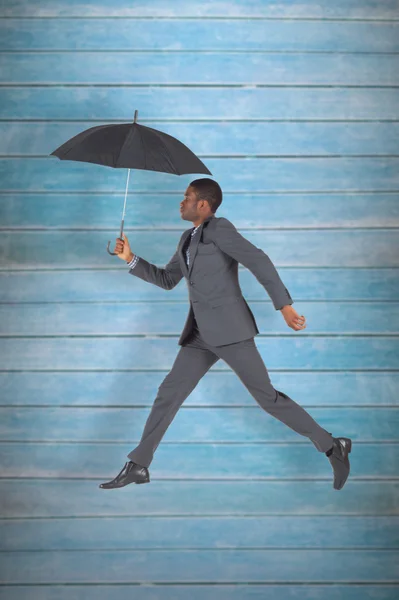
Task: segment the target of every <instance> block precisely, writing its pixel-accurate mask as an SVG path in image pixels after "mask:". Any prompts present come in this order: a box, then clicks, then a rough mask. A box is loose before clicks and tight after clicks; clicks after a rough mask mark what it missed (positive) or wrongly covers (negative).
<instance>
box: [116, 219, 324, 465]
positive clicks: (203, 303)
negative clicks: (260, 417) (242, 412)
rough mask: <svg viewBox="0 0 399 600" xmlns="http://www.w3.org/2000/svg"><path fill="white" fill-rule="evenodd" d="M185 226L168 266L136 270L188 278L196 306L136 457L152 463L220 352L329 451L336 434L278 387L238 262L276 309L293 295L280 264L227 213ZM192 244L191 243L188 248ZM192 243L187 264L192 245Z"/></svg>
mask: <svg viewBox="0 0 399 600" xmlns="http://www.w3.org/2000/svg"><path fill="white" fill-rule="evenodd" d="M192 231H193V230H192V229H188V230H187V231H185V232H184V233H183V235H182V236H181V238H180V241H179V243H178V246H177V249H176V252H175V254H174V255H173V257H172V258H171V260H170V261H169V263H168V264H167V265H166V267H165V268H164V269H160V268H158V267H157V266H155V265H153V264H151V263H149V262H148V261H146V260H145V259H143V258H142V257H139V260H136V261H135V266H134V268H132V269H130V270H129V272H130V273H131V274H132V275H135V276H136V277H140V278H141V279H144V280H145V281H148V282H149V283H153V284H154V285H158V286H159V287H161V288H163V289H168V290H170V289H172V288H174V287H175V285H177V284H178V283H179V281H180V280H181V279H182V278H183V277H185V278H186V282H187V286H188V291H189V300H190V310H189V313H188V316H187V319H186V323H185V325H184V328H183V332H182V334H181V336H180V338H179V341H178V344H179V345H180V346H182V347H181V349H180V350H179V352H178V354H177V356H176V359H175V361H174V364H173V366H172V369H171V370H170V372H169V373H168V374H167V376H166V377H165V379H164V380H163V382H162V383H161V385H160V386H159V388H158V394H157V396H156V398H155V400H154V403H153V406H152V409H151V412H150V415H149V417H148V419H147V422H146V425H145V428H144V431H143V434H142V437H141V440H140V443H139V445H138V446H137V447H136V448H135V449H134V450H132V452H130V453H129V454H128V457H129V459H130V460H132V461H134V462H136V463H138V464H139V465H142V466H145V467H148V466H149V465H150V463H151V461H152V459H153V456H154V452H155V450H156V448H157V447H158V445H159V443H160V441H161V439H162V437H163V435H164V434H165V432H166V430H167V428H168V426H169V425H170V423H171V422H172V420H173V418H174V416H175V415H176V413H177V411H178V410H179V408H180V406H181V405H182V403H183V402H184V400H185V399H186V398H187V396H189V394H190V393H191V392H192V390H193V389H194V388H195V386H196V385H197V384H198V382H199V381H200V379H201V378H202V377H203V376H204V375H205V373H206V372H207V371H208V370H209V369H210V368H211V367H212V365H214V364H215V363H216V362H217V361H218V360H219V359H220V358H221V359H222V360H224V361H225V362H226V363H227V364H228V365H229V366H230V367H231V368H232V369H233V370H234V372H235V373H236V374H237V375H238V377H239V378H240V379H241V381H242V383H243V384H244V385H245V386H246V388H247V389H248V391H249V392H250V393H251V394H252V396H253V397H254V398H255V400H256V401H257V402H258V404H259V405H260V406H261V407H262V408H263V409H264V410H265V411H266V412H268V413H269V414H271V415H272V416H274V417H275V418H277V419H279V420H280V421H282V422H283V423H285V424H286V425H287V426H288V427H290V428H291V429H293V430H294V431H296V432H297V433H299V434H301V435H304V436H306V437H308V438H309V439H310V440H311V441H312V442H313V444H314V445H315V447H316V448H317V450H319V451H320V452H326V451H327V450H329V449H330V448H331V446H332V444H333V437H332V436H331V434H330V433H328V432H327V431H326V430H325V429H323V428H322V427H320V425H318V424H317V423H316V421H314V419H313V418H312V417H311V416H310V415H309V414H308V413H307V412H306V411H305V410H304V409H303V408H302V407H301V406H299V405H298V404H296V402H294V401H293V400H292V399H291V398H289V396H287V395H286V394H284V393H283V392H280V391H279V390H276V389H275V388H274V387H273V385H272V383H271V381H270V378H269V374H268V371H267V368H266V366H265V364H264V362H263V360H262V357H261V355H260V354H259V351H258V349H257V347H256V345H255V341H254V336H255V335H257V334H258V333H259V330H258V327H257V325H256V322H255V317H254V315H253V313H252V311H251V309H250V308H249V306H248V304H247V303H246V301H245V299H244V297H243V296H242V293H241V288H240V284H239V281H238V263H241V264H243V265H244V266H245V267H247V268H248V269H249V270H250V271H251V272H252V273H253V274H254V275H255V277H256V278H257V279H258V281H259V282H260V283H261V284H262V285H263V287H264V288H265V289H266V291H267V293H268V295H269V296H270V298H271V300H272V302H273V305H274V308H275V309H276V310H279V309H280V308H282V307H283V306H285V305H286V304H293V300H292V298H291V296H290V294H289V292H288V290H287V288H286V287H285V286H284V284H283V282H282V281H281V279H280V277H279V275H278V273H277V271H276V269H275V267H274V265H273V263H272V262H271V260H270V259H269V257H268V256H267V255H266V254H265V253H264V252H263V250H261V249H260V248H257V247H256V246H254V245H253V244H252V243H251V242H249V241H248V240H247V239H246V238H244V237H243V236H242V235H241V234H240V233H239V232H238V231H237V229H236V228H235V227H234V225H233V224H232V223H231V222H230V221H229V220H228V219H225V218H224V217H220V218H218V217H216V216H215V215H211V216H210V217H208V219H206V220H205V221H204V222H203V223H202V224H201V225H200V226H199V227H198V229H197V231H196V233H195V235H194V236H193V237H192V239H191V241H190V237H191V235H190V234H191V233H192ZM188 246H189V247H188ZM187 249H188V250H189V257H190V262H189V265H188V266H187V263H186V261H185V258H184V256H185V252H186V250H187Z"/></svg>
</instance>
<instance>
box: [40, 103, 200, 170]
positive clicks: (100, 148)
mask: <svg viewBox="0 0 399 600" xmlns="http://www.w3.org/2000/svg"><path fill="white" fill-rule="evenodd" d="M51 155H52V156H57V157H58V158H59V159H61V160H76V161H82V162H89V163H96V164H98V165H105V166H107V167H114V168H125V169H142V170H144V171H160V172H162V173H172V174H174V175H185V174H188V173H206V174H207V175H212V173H211V172H210V171H209V170H208V169H207V167H206V166H205V165H204V163H203V162H202V161H201V160H200V159H199V158H198V157H197V156H196V155H195V154H194V152H192V151H191V150H190V149H189V148H188V147H187V146H185V145H184V144H183V143H182V142H180V141H179V140H177V139H176V138H174V137H173V136H171V135H168V134H167V133H164V132H163V131H159V130H157V129H152V127H146V126H145V125H139V124H138V123H137V110H136V112H135V117H134V123H122V124H120V123H118V124H115V123H114V124H109V125H98V126H96V127H90V128H89V129H86V130H85V131H82V132H81V133H78V134H77V135H75V136H74V137H72V138H71V139H70V140H68V141H67V142H65V143H64V144H62V146H60V147H59V148H57V149H56V150H54V152H52V153H51Z"/></svg>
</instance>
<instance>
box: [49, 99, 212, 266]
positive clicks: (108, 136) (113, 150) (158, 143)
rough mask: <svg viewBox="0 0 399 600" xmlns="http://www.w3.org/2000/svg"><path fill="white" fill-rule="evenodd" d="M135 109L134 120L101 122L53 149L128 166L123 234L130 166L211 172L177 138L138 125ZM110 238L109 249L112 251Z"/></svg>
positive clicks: (110, 164) (62, 155)
mask: <svg viewBox="0 0 399 600" xmlns="http://www.w3.org/2000/svg"><path fill="white" fill-rule="evenodd" d="M137 114H138V111H137V110H136V111H135V113H134V122H133V123H122V124H119V123H118V124H115V123H112V124H110V125H98V126H96V127H90V128H89V129H86V130H85V131H82V132H81V133H78V135H75V136H74V137H72V138H71V139H70V140H68V141H67V142H65V144H62V146H60V147H59V148H57V149H56V150H54V152H52V153H51V155H52V156H57V157H58V158H59V159H61V160H75V161H81V162H89V163H95V164H98V165H105V166H107V167H113V168H117V169H118V168H119V169H120V168H126V169H128V173H127V181H126V190H125V202H124V205H123V213H122V222H121V231H120V238H121V239H122V235H123V225H124V220H125V211H126V197H127V190H128V185H129V175H130V169H142V170H144V171H159V172H161V173H173V174H174V175H185V174H188V173H206V174H207V175H212V173H211V172H210V171H209V170H208V169H207V168H206V166H205V165H204V163H203V162H202V161H201V160H200V159H199V158H198V157H197V156H196V155H195V154H194V152H192V151H191V150H190V149H189V148H187V146H185V145H184V144H183V143H182V142H180V141H179V140H177V139H176V138H174V137H172V136H171V135H168V134H167V133H164V132H163V131H159V130H157V129H152V128H151V127H146V126H145V125H139V124H138V123H137ZM110 243H111V242H108V246H107V251H108V253H109V254H113V255H115V252H111V251H110V249H109V245H110Z"/></svg>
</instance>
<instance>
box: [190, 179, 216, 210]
mask: <svg viewBox="0 0 399 600" xmlns="http://www.w3.org/2000/svg"><path fill="white" fill-rule="evenodd" d="M190 186H191V187H193V188H194V189H195V192H196V196H197V200H207V201H208V204H209V206H210V209H211V211H212V213H213V214H215V212H216V211H217V209H218V208H219V206H220V205H221V204H222V200H223V193H222V189H221V187H220V185H219V184H218V183H217V182H216V181H214V180H213V179H209V177H203V178H202V179H194V181H192V182H191V183H190Z"/></svg>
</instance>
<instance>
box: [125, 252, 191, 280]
mask: <svg viewBox="0 0 399 600" xmlns="http://www.w3.org/2000/svg"><path fill="white" fill-rule="evenodd" d="M129 273H130V274H131V275H136V277H140V279H144V281H148V283H153V284H154V285H157V286H158V287H160V288H163V289H164V290H171V289H173V288H174V287H175V286H176V285H177V284H178V283H179V281H180V280H181V279H182V277H183V273H182V270H181V268H180V261H179V257H178V253H177V249H176V252H175V253H174V255H173V256H172V258H171V259H170V261H169V262H168V264H167V265H166V266H165V268H164V269H161V268H159V267H157V266H156V265H153V264H151V263H149V262H148V261H147V260H145V259H144V258H143V257H142V256H140V257H137V261H136V262H135V266H133V267H132V268H130V269H129Z"/></svg>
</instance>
